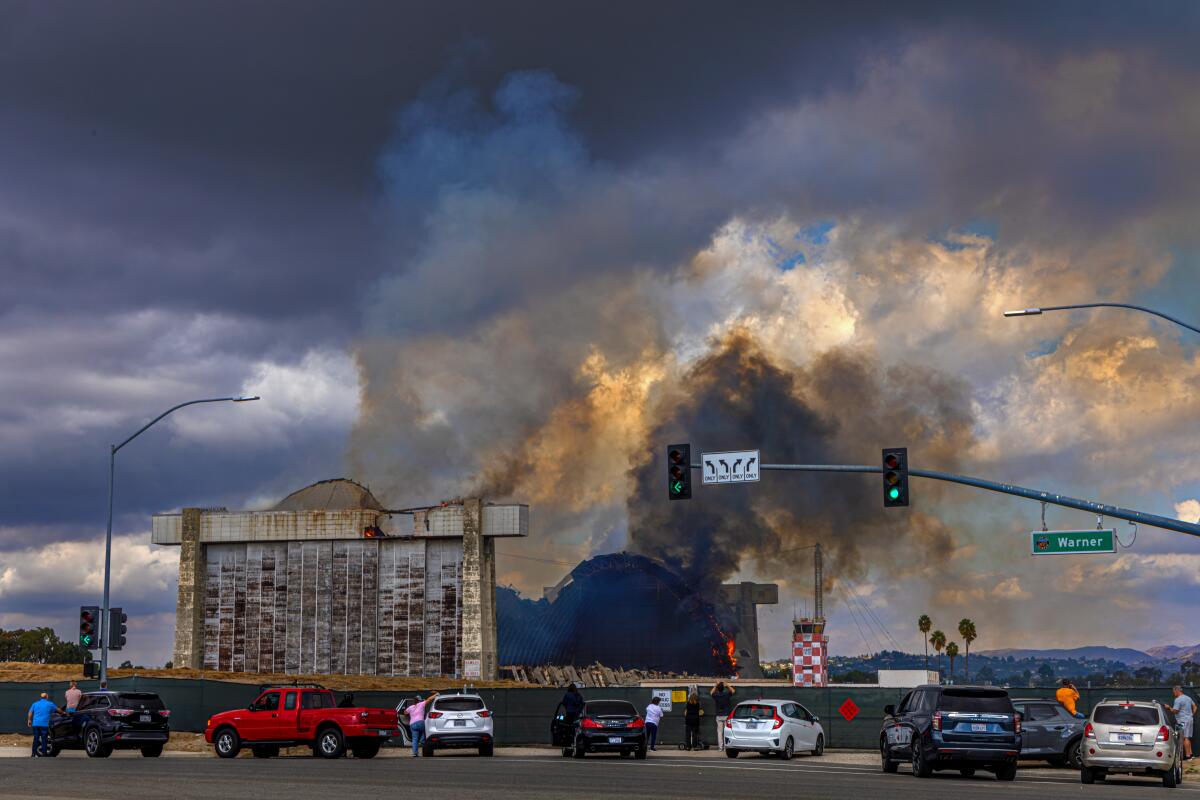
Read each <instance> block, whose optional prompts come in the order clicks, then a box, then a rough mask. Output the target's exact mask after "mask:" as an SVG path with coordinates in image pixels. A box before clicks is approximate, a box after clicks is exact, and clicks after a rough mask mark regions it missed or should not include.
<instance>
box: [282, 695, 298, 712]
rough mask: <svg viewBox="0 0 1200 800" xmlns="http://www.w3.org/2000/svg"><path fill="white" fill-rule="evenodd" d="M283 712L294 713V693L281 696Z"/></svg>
mask: <svg viewBox="0 0 1200 800" xmlns="http://www.w3.org/2000/svg"><path fill="white" fill-rule="evenodd" d="M283 710H284V711H295V710H296V692H288V693H287V694H285V695H284V696H283Z"/></svg>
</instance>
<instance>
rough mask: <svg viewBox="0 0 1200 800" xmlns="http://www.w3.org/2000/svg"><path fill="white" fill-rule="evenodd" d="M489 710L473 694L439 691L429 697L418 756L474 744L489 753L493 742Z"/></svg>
mask: <svg viewBox="0 0 1200 800" xmlns="http://www.w3.org/2000/svg"><path fill="white" fill-rule="evenodd" d="M492 719H493V718H492V712H490V711H488V708H487V704H486V703H484V702H483V698H482V697H480V696H479V695H477V694H442V695H438V696H437V697H435V698H434V699H433V705H432V706H430V708H429V713H427V714H426V715H425V743H424V744H423V745H422V748H421V755H424V756H431V755H433V751H434V750H441V749H443V748H451V747H456V748H457V747H477V748H479V755H481V756H490V755H491V754H492V748H493V746H494V745H495V737H494V736H493V734H492Z"/></svg>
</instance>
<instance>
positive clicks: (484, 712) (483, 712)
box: [475, 709, 492, 717]
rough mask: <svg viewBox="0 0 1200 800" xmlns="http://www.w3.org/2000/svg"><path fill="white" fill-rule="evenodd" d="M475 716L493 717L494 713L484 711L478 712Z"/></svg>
mask: <svg viewBox="0 0 1200 800" xmlns="http://www.w3.org/2000/svg"><path fill="white" fill-rule="evenodd" d="M475 714H476V716H480V717H490V716H491V715H492V712H490V711H488V710H487V709H484V710H483V711H476V712H475Z"/></svg>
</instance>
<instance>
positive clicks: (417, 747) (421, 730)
mask: <svg viewBox="0 0 1200 800" xmlns="http://www.w3.org/2000/svg"><path fill="white" fill-rule="evenodd" d="M437 696H438V693H437V692H434V693H433V694H431V695H429V697H426V698H425V699H424V700H422V701H421V702H419V703H415V704H413V705H411V706H409V707H408V708H406V709H405V710H404V713H405V714H408V729H409V730H410V731H411V732H412V746H413V758H416V757H417V756H418V755H420V754H421V742H423V741H425V714H426V713H427V712H428V711H429V704H430V703H431V702H433V698H435V697H437Z"/></svg>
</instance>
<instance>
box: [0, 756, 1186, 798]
mask: <svg viewBox="0 0 1200 800" xmlns="http://www.w3.org/2000/svg"><path fill="white" fill-rule="evenodd" d="M544 753H545V751H530V752H529V753H528V754H522V753H520V752H519V751H509V753H507V754H505V755H503V756H500V755H498V756H497V757H495V758H490V759H484V758H477V757H462V756H458V755H446V756H442V755H439V756H436V757H434V758H418V759H411V758H403V757H398V758H377V759H374V760H371V761H358V760H355V759H342V760H340V761H332V762H331V761H324V760H320V759H314V758H279V759H272V760H269V761H264V760H256V759H240V758H239V759H235V760H232V761H223V760H220V759H216V758H212V757H208V756H186V755H178V756H164V757H163V758H160V759H143V758H140V757H136V756H133V757H113V758H110V759H107V760H103V761H101V760H97V759H87V758H80V757H77V755H78V754H69V755H68V754H64V755H63V756H60V757H59V758H56V759H30V758H6V759H2V760H0V787H2V788H0V796H3V797H5V798H7V800H25V799H26V798H28V799H29V800H33V798H37V799H38V800H55V799H56V798H62V799H63V800H68V799H69V800H77V799H78V798H79V797H87V798H90V799H95V800H140V799H141V798H146V799H147V800H151V799H152V800H193V798H195V800H243V798H245V799H246V800H271V799H272V798H280V799H281V800H357V798H374V797H385V796H404V797H420V798H422V800H427V799H430V798H432V799H435V800H440V798H454V800H462V799H463V798H484V797H486V798H488V799H489V800H505V799H506V798H546V800H551V798H553V800H560V799H561V798H563V797H568V796H571V797H613V796H618V797H620V796H625V797H645V798H654V799H655V800H671V798H685V797H686V798H700V797H703V798H712V797H750V796H754V797H769V798H784V797H795V796H797V795H803V796H804V797H806V798H839V800H840V799H841V798H847V797H853V798H855V800H864V799H865V798H889V800H892V799H894V798H903V797H913V798H922V800H926V799H927V798H928V797H929V796H930V794H931V793H936V794H939V795H941V794H946V795H948V796H949V794H950V793H952V795H953V796H954V797H955V800H959V798H976V797H979V798H998V797H1001V796H1006V797H1015V798H1043V797H1073V798H1078V797H1084V796H1088V797H1092V796H1094V797H1097V798H1105V799H1106V800H1115V799H1116V798H1145V797H1149V796H1158V795H1159V793H1161V792H1165V791H1166V790H1165V789H1163V788H1162V784H1161V783H1159V782H1157V781H1149V780H1145V779H1135V778H1110V779H1109V780H1108V782H1106V783H1104V784H1097V785H1095V786H1081V785H1080V783H1079V778H1078V776H1077V775H1076V774H1075V773H1072V772H1069V771H1067V770H1049V769H1023V770H1022V771H1021V772H1020V773H1018V776H1017V780H1016V782H1014V783H1000V782H999V781H996V780H995V779H993V778H992V776H991V775H983V774H981V775H980V776H979V777H977V778H971V779H966V778H962V777H961V776H959V775H958V774H957V773H941V774H939V775H937V776H936V777H934V778H931V779H929V780H918V779H916V778H914V777H913V776H912V775H909V774H907V773H906V771H905V769H904V768H901V772H900V773H899V774H896V775H885V774H883V773H882V772H880V771H879V768H878V767H875V766H871V765H868V764H848V763H837V762H835V761H833V760H829V759H828V758H826V759H814V758H798V759H795V760H793V761H791V762H781V761H778V760H774V759H763V758H740V759H737V760H736V761H733V760H729V759H724V758H697V757H696V756H692V755H685V754H682V753H670V752H660V753H652V754H651V757H650V758H649V759H648V760H646V761H633V760H621V759H617V758H613V757H608V756H594V757H588V758H587V759H585V760H583V761H576V760H574V759H564V758H561V757H558V756H555V755H548V754H544ZM1189 777H1190V778H1191V779H1192V781H1194V782H1192V783H1184V785H1183V786H1181V787H1180V788H1179V789H1176V790H1175V791H1176V792H1177V793H1179V792H1182V793H1183V794H1182V795H1179V794H1176V795H1175V796H1181V797H1188V796H1193V795H1197V794H1200V780H1196V779H1195V778H1192V776H1189Z"/></svg>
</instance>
